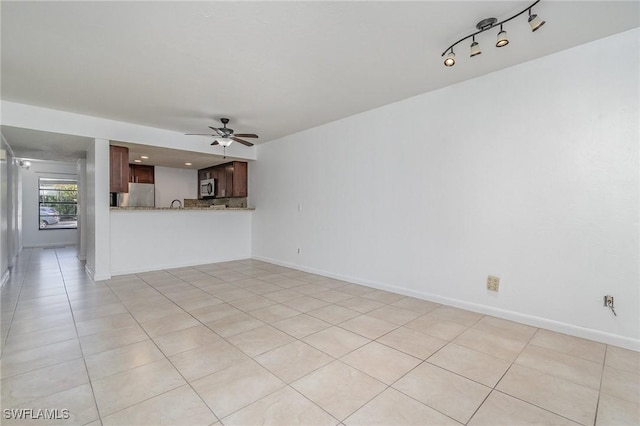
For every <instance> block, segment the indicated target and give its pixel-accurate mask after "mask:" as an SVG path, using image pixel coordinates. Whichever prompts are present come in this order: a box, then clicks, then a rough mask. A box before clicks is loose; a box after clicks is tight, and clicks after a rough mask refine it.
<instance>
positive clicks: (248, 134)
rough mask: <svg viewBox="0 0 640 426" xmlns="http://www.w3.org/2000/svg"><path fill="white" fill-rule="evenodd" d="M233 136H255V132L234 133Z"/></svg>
mask: <svg viewBox="0 0 640 426" xmlns="http://www.w3.org/2000/svg"><path fill="white" fill-rule="evenodd" d="M233 136H240V137H241V138H257V137H258V135H256V134H255V133H234V134H233Z"/></svg>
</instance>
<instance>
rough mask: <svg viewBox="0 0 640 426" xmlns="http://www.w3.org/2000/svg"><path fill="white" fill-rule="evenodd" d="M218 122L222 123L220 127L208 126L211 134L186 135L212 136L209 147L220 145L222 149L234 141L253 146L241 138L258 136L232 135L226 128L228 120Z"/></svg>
mask: <svg viewBox="0 0 640 426" xmlns="http://www.w3.org/2000/svg"><path fill="white" fill-rule="evenodd" d="M220 122H222V127H211V126H208V127H209V128H210V129H211V130H213V133H187V135H197V136H213V137H214V138H216V139H215V140H214V141H213V143H212V144H211V145H222V146H223V147H224V148H226V147H228V146H229V145H231V142H233V141H236V142H238V143H241V144H242V145H246V146H253V144H252V143H251V142H249V141H245V140H244V139H240V138H241V137H242V138H257V137H258V135H256V134H253V133H234V132H233V129H230V128H228V127H227V123H229V119H228V118H221V119H220Z"/></svg>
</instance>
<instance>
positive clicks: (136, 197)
mask: <svg viewBox="0 0 640 426" xmlns="http://www.w3.org/2000/svg"><path fill="white" fill-rule="evenodd" d="M118 206H119V207H155V206H156V187H155V185H154V184H152V183H129V192H120V193H118Z"/></svg>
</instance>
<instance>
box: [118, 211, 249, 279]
mask: <svg viewBox="0 0 640 426" xmlns="http://www.w3.org/2000/svg"><path fill="white" fill-rule="evenodd" d="M253 210H254V209H252V208H224V209H223V208H209V207H207V208H203V207H187V208H173V209H170V208H153V207H124V208H123V207H115V208H111V214H110V215H109V217H110V224H109V229H110V234H111V235H110V236H111V249H110V255H111V275H112V276H116V275H123V274H131V273H138V272H145V271H156V270H161V269H170V268H179V267H185V266H195V265H202V264H206V263H214V262H224V261H228V260H236V259H246V258H248V257H251V220H252V215H253Z"/></svg>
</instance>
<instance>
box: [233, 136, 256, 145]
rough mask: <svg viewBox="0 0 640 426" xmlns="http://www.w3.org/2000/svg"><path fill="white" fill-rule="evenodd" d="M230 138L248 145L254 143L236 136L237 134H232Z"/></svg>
mask: <svg viewBox="0 0 640 426" xmlns="http://www.w3.org/2000/svg"><path fill="white" fill-rule="evenodd" d="M230 139H232V140H234V141H236V142H238V143H241V144H242V145H246V146H253V144H252V143H251V142H248V141H245V140H242V139H240V138H236V137H235V136H231V138H230Z"/></svg>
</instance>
